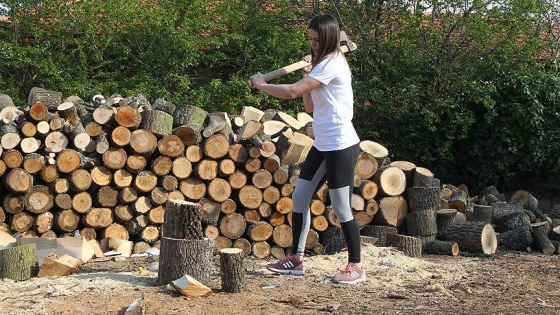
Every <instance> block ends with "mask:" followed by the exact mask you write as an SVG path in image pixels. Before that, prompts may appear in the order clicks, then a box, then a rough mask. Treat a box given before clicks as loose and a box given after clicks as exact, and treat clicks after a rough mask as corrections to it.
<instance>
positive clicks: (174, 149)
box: [157, 135, 185, 158]
mask: <svg viewBox="0 0 560 315" xmlns="http://www.w3.org/2000/svg"><path fill="white" fill-rule="evenodd" d="M157 148H158V151H159V152H160V153H161V154H163V155H165V156H169V157H172V158H174V157H178V156H180V155H182V154H183V153H184V152H185V144H184V143H183V140H181V138H179V137H178V136H176V135H167V136H165V137H163V138H162V139H161V140H159V141H158V143H157Z"/></svg>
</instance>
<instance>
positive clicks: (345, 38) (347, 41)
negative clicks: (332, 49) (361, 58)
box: [340, 31, 358, 51]
mask: <svg viewBox="0 0 560 315" xmlns="http://www.w3.org/2000/svg"><path fill="white" fill-rule="evenodd" d="M340 43H341V44H344V45H346V47H348V50H349V51H354V50H356V49H357V48H358V46H357V45H356V44H354V42H352V41H351V40H350V38H348V35H346V32H345V31H340Z"/></svg>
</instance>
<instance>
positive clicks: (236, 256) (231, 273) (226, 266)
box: [220, 248, 245, 293]
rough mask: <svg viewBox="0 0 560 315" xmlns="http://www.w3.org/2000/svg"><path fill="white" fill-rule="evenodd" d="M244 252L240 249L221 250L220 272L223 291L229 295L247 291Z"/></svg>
mask: <svg viewBox="0 0 560 315" xmlns="http://www.w3.org/2000/svg"><path fill="white" fill-rule="evenodd" d="M243 256H244V252H243V250H242V249H240V248H224V249H222V250H220V271H221V278H222V290H223V291H224V292H227V293H240V292H244V291H245V267H244V266H243Z"/></svg>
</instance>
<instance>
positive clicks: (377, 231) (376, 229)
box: [360, 225, 398, 247]
mask: <svg viewBox="0 0 560 315" xmlns="http://www.w3.org/2000/svg"><path fill="white" fill-rule="evenodd" d="M360 234H361V235H364V236H370V237H375V238H377V241H376V242H375V245H376V246H383V247H385V246H387V245H388V243H387V237H388V235H389V234H398V229H397V228H396V227H392V226H383V225H366V226H364V227H363V228H362V229H361V230H360Z"/></svg>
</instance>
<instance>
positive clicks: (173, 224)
mask: <svg viewBox="0 0 560 315" xmlns="http://www.w3.org/2000/svg"><path fill="white" fill-rule="evenodd" d="M165 217H166V219H165V222H164V223H163V236H167V237H170V238H175V239H189V240H203V239H204V235H203V233H202V214H201V210H200V204H198V203H193V202H188V201H179V200H169V201H168V202H167V203H166V204H165Z"/></svg>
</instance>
